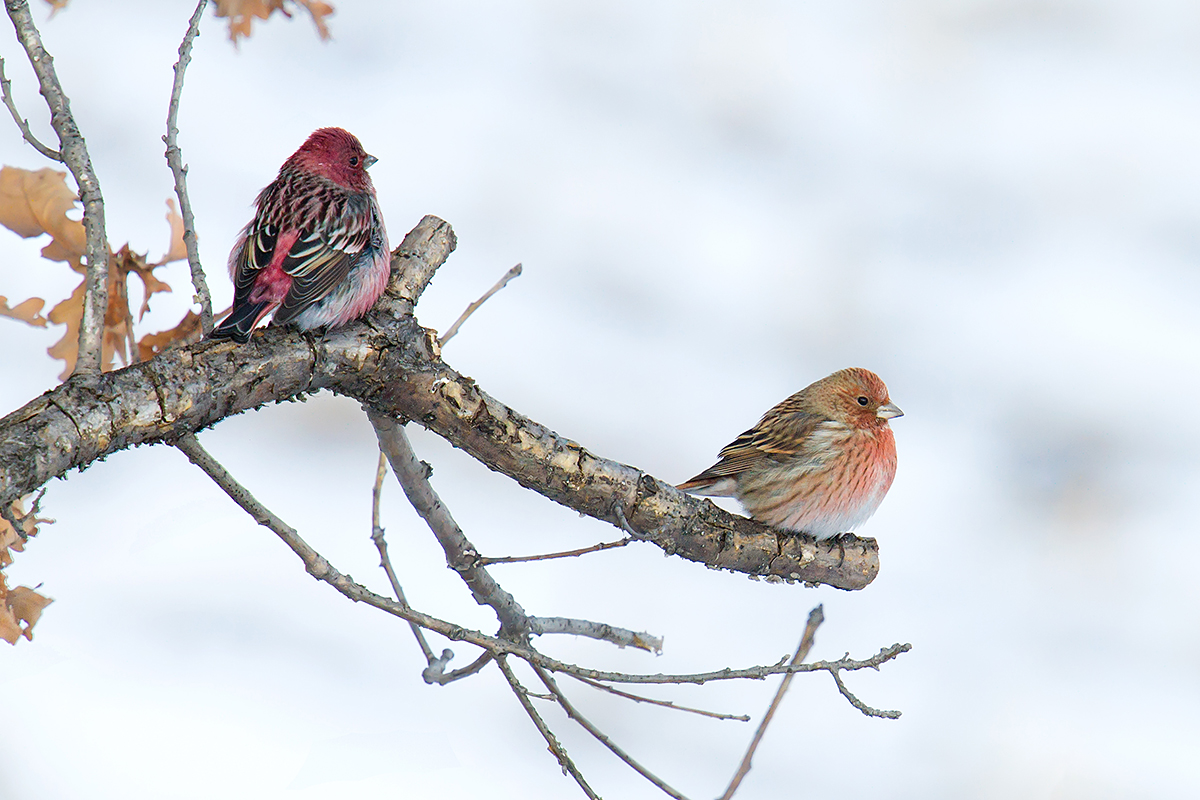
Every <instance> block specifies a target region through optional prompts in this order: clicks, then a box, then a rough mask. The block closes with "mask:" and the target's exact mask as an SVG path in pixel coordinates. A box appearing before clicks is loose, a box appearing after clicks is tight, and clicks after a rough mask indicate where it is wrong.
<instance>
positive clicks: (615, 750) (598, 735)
mask: <svg viewBox="0 0 1200 800" xmlns="http://www.w3.org/2000/svg"><path fill="white" fill-rule="evenodd" d="M529 666H531V667H533V671H534V672H536V673H537V676H538V678H540V679H541V681H542V683H543V684H545V686H546V688H547V689H549V690H550V693H551V694H553V695H554V698H555V700H557V701H558V704H559V705H560V706H561V707H562V710H563V711H565V712H566V714H567V716H568V717H570V718H571V719H573V720H575V722H577V723H579V726H580V727H581V728H583V729H584V730H585V731H587V732H588V733H590V734H591V735H592V736H593V737H594V738H595V739H596V741H598V742H600V744H602V745H604V746H605V747H607V748H608V749H609V750H610V751H612V754H613V755H615V756H616V757H617V758H619V759H621V760H622V761H624V762H625V763H626V764H628V765H629V766H630V767H631V768H632V769H633V770H634V772H636V773H638V774H639V775H641V776H642V777H643V778H645V779H646V780H648V781H650V782H651V783H653V784H654V785H655V786H657V787H658V788H659V789H661V790H662V791H663V792H664V793H665V794H666V795H667V796H669V797H673V798H675V800H687V797H685V796H684V795H683V794H681V793H680V792H679V791H678V790H676V789H674V788H672V787H671V785H670V784H668V783H667V782H666V781H664V780H663V779H662V778H660V777H658V776H657V775H655V774H654V773H653V772H651V771H650V770H648V769H646V768H645V767H643V766H642V765H641V764H639V763H638V762H637V761H636V760H635V759H634V758H633V757H632V756H630V755H629V754H628V753H626V752H625V751H624V750H622V749H621V748H620V747H619V746H618V745H617V744H616V743H615V742H614V741H613V740H612V739H610V738H608V734H606V733H604V731H602V730H600V729H599V728H597V727H596V726H595V725H593V724H592V723H591V722H590V721H589V720H588V718H587V717H585V716H583V715H582V714H580V713H579V712H578V711H577V710H576V709H575V706H573V705H571V701H569V700H568V699H567V696H566V695H565V694H563V693H562V690H561V689H559V688H558V684H557V683H556V682H555V681H554V678H552V677H550V674H549V673H548V672H546V670H544V669H542V668H541V667H540V666H538V665H537V664H533V663H530V665H529Z"/></svg>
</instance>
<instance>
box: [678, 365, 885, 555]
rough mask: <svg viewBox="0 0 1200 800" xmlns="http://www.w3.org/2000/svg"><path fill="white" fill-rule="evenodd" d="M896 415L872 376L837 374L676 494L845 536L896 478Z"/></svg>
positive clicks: (788, 403)
mask: <svg viewBox="0 0 1200 800" xmlns="http://www.w3.org/2000/svg"><path fill="white" fill-rule="evenodd" d="M899 416H902V412H901V411H900V409H899V408H897V407H896V406H895V405H894V404H893V403H892V401H891V398H889V397H888V390H887V387H886V386H885V385H884V383H883V381H881V380H880V379H879V376H877V375H876V374H875V373H873V372H871V371H869V370H865V369H860V368H857V367H854V368H850V369H843V370H840V371H838V372H835V373H833V374H832V375H830V376H829V377H827V378H822V379H821V380H819V381H817V382H816V383H814V384H812V385H811V386H808V387H807V388H805V389H802V390H800V391H799V392H797V393H796V394H794V395H792V396H791V397H789V398H788V399H786V400H784V401H783V402H782V403H780V404H779V405H777V406H775V407H774V408H772V409H771V410H770V411H768V412H767V413H766V414H765V415H763V418H762V419H761V420H759V423H758V424H757V425H755V426H754V427H753V428H751V429H750V430H748V431H746V432H745V433H743V434H742V435H741V436H739V437H737V438H736V439H734V440H733V442H732V443H731V444H730V445H729V446H727V447H726V448H725V449H724V450H722V451H721V453H720V456H719V458H720V461H718V462H717V463H716V464H714V465H713V466H711V467H709V468H708V469H706V470H705V471H704V472H701V473H700V474H699V475H697V476H696V477H694V478H692V479H691V480H690V481H687V482H685V483H681V484H679V488H680V489H683V490H684V491H688V492H691V493H693V494H703V495H713V496H732V497H736V498H737V499H738V501H739V502H741V504H742V506H743V507H744V508H745V509H746V511H747V512H748V513H749V514H750V516H751V517H753V518H754V519H756V520H758V521H760V522H764V523H766V524H768V525H774V526H776V527H779V528H783V529H785V530H790V531H796V532H803V533H808V534H811V535H812V536H814V537H816V538H817V539H828V538H829V537H831V536H836V535H837V534H839V533H847V532H850V531H851V530H852V529H853V528H854V527H855V526H857V525H861V524H862V523H863V522H865V521H866V520H867V518H868V517H870V516H871V515H872V514H874V513H875V510H876V509H877V508H879V504H880V503H881V502H882V501H883V497H884V495H886V494H887V492H888V489H889V488H891V485H892V480H893V479H894V478H895V477H896V439H895V437H894V436H893V435H892V429H891V426H889V425H888V420H889V419H892V418H893V417H899Z"/></svg>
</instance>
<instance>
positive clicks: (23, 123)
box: [0, 58, 63, 162]
mask: <svg viewBox="0 0 1200 800" xmlns="http://www.w3.org/2000/svg"><path fill="white" fill-rule="evenodd" d="M11 87H12V81H10V80H9V79H8V78H6V77H5V76H4V59H3V58H0V89H2V90H3V92H4V105H5V106H7V107H8V113H10V114H12V118H13V122H15V123H17V128H18V129H19V130H20V131H21V136H22V137H23V138H24V139H25V141H27V142H29V144H30V145H32V146H33V149H34V150H37V151H38V152H39V153H41V154H42V155H44V156H45V157H46V158H48V159H50V160H51V161H59V162H61V161H62V160H63V157H62V153H60V152H58V151H57V150H55V149H54V148H53V147H49V146H47V145H45V144H43V143H42V142H41V140H40V139H38V138H37V137H36V136H34V135H33V131H31V130H30V129H29V120H27V119H25V118H24V117H22V116H21V112H20V111H18V110H17V102H16V100H14V99H13V96H12V88H11Z"/></svg>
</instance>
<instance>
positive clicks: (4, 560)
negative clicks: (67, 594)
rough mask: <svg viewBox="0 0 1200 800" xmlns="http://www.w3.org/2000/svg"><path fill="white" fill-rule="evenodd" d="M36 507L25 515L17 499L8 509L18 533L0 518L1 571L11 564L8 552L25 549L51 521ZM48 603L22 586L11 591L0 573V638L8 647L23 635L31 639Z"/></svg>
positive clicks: (45, 599)
mask: <svg viewBox="0 0 1200 800" xmlns="http://www.w3.org/2000/svg"><path fill="white" fill-rule="evenodd" d="M37 505H38V504H37V501H36V500H35V501H34V504H33V509H34V510H33V511H32V512H31V513H29V514H26V513H25V504H24V503H23V502H22V501H20V500H16V501H14V502H13V503H12V505H10V506H9V511H11V512H12V516H13V518H14V519H16V520H17V521H18V522H19V524H20V527H21V530H20V532H18V531H17V530H16V529H15V528H14V527H13V526H12V524H11V523H10V522H9V521H8V520H6V519H5V518H4V517H2V516H0V570H3V569H4V567H6V566H8V565H9V564H11V563H12V553H11V552H10V551H15V552H18V553H19V552H21V551H22V550H24V549H25V540H26V539H28V538H29V537H30V536H36V535H37V533H38V526H39V525H40V524H42V523H44V522H53V521H54V520H50V519H42V518H40V517H38V515H37ZM51 602H53V601H51V600H50V598H48V597H45V596H44V595H41V594H38V593H37V592H35V591H34V590H33V589H30V588H27V587H25V586H18V587H17V588H15V589H11V590H10V589H9V588H8V582H7V581H6V580H5V576H4V572H3V571H0V639H3V640H4V641H6V642H8V643H9V644H16V643H17V640H18V639H19V638H20V637H22V636H24V637H25V638H26V639H31V640H32V639H33V626H34V625H35V624H36V623H37V621H38V618H39V617H41V615H42V609H44V608H45V607H46V606H48V605H50V603H51ZM22 622H24V623H25V626H24V627H22V626H21V623H22Z"/></svg>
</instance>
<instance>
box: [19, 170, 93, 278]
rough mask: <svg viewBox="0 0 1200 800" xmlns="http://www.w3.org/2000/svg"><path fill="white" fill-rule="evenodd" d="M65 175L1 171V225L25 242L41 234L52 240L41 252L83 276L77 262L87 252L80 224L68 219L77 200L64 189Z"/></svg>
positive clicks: (85, 236) (84, 236) (81, 267)
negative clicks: (68, 214)
mask: <svg viewBox="0 0 1200 800" xmlns="http://www.w3.org/2000/svg"><path fill="white" fill-rule="evenodd" d="M66 177H67V173H65V172H58V171H57V170H53V169H49V168H45V169H39V170H37V171H36V172H33V171H30V170H27V169H19V168H17V167H4V168H3V169H0V225H4V227H6V228H8V229H9V230H11V231H13V232H14V233H16V234H17V235H19V236H22V237H24V238H26V239H28V238H30V237H33V236H38V235H40V234H43V233H48V234H50V236H51V238H52V239H53V241H52V242H50V244H49V245H47V246H46V247H44V248H43V249H42V256H43V257H44V258H47V259H49V260H51V261H66V262H67V263H69V264H71V267H72V269H74V270H75V271H76V272H80V273H82V272H83V266H82V262H81V261H80V259H81V258H82V256H83V254H84V253H85V252H87V235H86V234H85V233H84V230H83V223H82V222H80V221H78V220H73V219H71V218H69V217H68V216H67V212H68V211H73V210H74V209H75V203H76V202H78V196H77V195H76V194H75V192H73V191H71V189H70V188H69V187H68V186H67V182H66Z"/></svg>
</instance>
